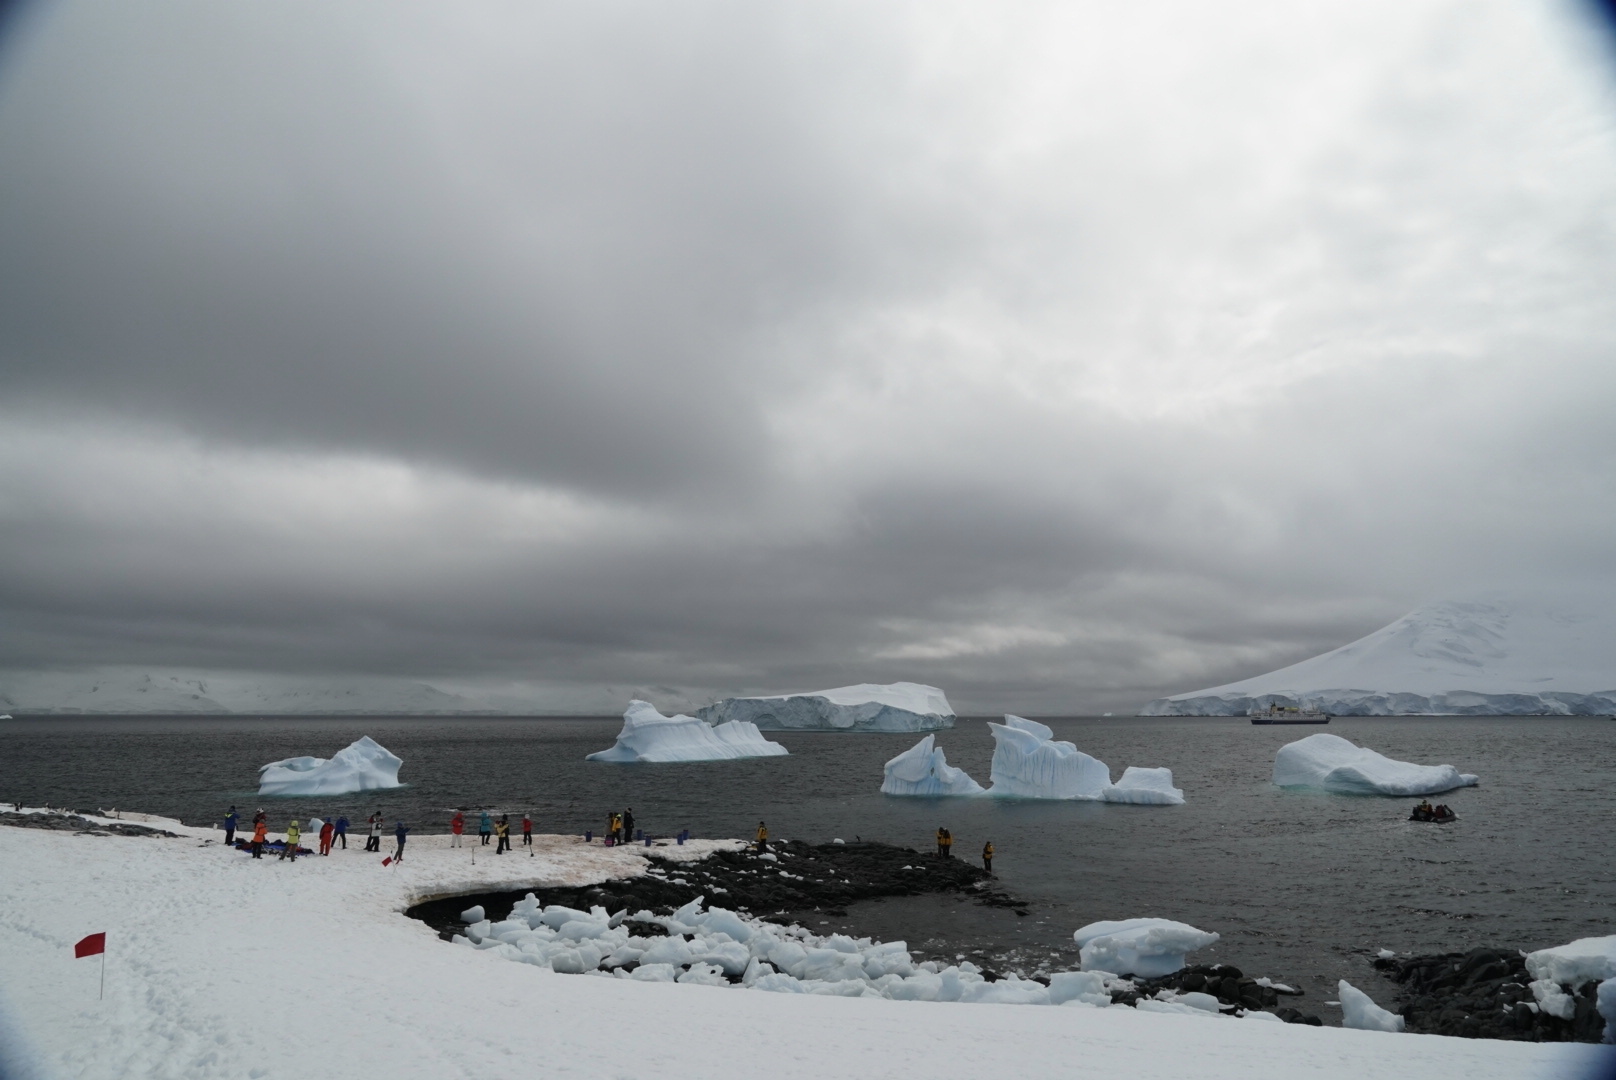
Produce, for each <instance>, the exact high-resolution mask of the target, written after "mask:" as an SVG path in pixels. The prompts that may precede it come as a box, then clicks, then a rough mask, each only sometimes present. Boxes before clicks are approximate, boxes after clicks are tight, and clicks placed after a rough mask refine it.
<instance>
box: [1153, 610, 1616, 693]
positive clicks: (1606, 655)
mask: <svg viewBox="0 0 1616 1080" xmlns="http://www.w3.org/2000/svg"><path fill="white" fill-rule="evenodd" d="M1269 702H1278V703H1279V704H1282V705H1304V704H1305V705H1315V706H1317V707H1318V708H1320V709H1323V710H1324V711H1325V712H1329V713H1334V714H1336V715H1338V716H1419V715H1443V714H1454V713H1458V714H1469V715H1478V716H1480V715H1493V716H1536V715H1560V716H1564V715H1600V714H1607V713H1616V608H1612V606H1610V605H1608V604H1596V603H1594V602H1593V601H1592V599H1591V598H1587V597H1584V598H1581V599H1580V600H1573V601H1570V602H1566V601H1563V600H1562V601H1557V602H1548V601H1544V600H1530V601H1523V600H1520V599H1518V598H1499V597H1494V598H1489V599H1485V600H1471V601H1449V602H1445V603H1437V604H1430V605H1427V606H1426V607H1422V608H1419V609H1417V610H1415V611H1412V612H1410V613H1409V614H1407V615H1404V616H1403V617H1402V618H1401V619H1398V620H1397V621H1396V622H1394V623H1392V624H1391V625H1390V626H1385V627H1382V628H1381V629H1379V630H1376V631H1375V632H1374V633H1373V634H1370V635H1369V636H1368V637H1364V638H1360V639H1358V640H1357V641H1354V642H1352V643H1351V644H1350V645H1343V646H1341V647H1340V648H1339V649H1333V650H1331V651H1330V652H1327V653H1324V654H1323V655H1321V656H1315V657H1313V658H1312V659H1310V660H1303V661H1302V662H1301V663H1299V664H1292V665H1291V666H1290V667H1286V668H1280V669H1279V670H1278V671H1271V672H1269V673H1268V674H1266V675H1258V676H1257V677H1255V678H1251V679H1243V680H1241V681H1240V682H1232V683H1228V684H1226V685H1224V686H1214V687H1211V688H1210V689H1207V690H1194V691H1191V692H1189V693H1186V694H1175V695H1173V696H1172V697H1166V698H1160V699H1158V700H1156V701H1152V702H1151V703H1150V704H1148V705H1146V706H1145V707H1144V709H1143V710H1142V711H1141V714H1142V715H1144V716H1239V715H1242V714H1244V713H1245V712H1246V711H1247V710H1249V709H1251V708H1252V707H1253V706H1256V707H1265V706H1267V705H1268V703H1269Z"/></svg>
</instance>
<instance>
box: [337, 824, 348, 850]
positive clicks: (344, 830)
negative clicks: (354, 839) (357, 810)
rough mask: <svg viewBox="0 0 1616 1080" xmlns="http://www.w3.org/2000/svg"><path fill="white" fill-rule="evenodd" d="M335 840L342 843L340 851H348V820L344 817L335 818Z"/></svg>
mask: <svg viewBox="0 0 1616 1080" xmlns="http://www.w3.org/2000/svg"><path fill="white" fill-rule="evenodd" d="M337 839H338V840H341V841H342V850H343V851H347V850H348V818H347V817H346V815H344V816H341V817H338V818H337Z"/></svg>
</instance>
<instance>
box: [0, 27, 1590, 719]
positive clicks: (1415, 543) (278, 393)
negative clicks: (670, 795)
mask: <svg viewBox="0 0 1616 1080" xmlns="http://www.w3.org/2000/svg"><path fill="white" fill-rule="evenodd" d="M1587 30H1588V28H1587V27H1586V26H1584V25H1583V24H1581V23H1579V22H1578V21H1577V16H1576V15H1575V13H1574V12H1573V11H1571V10H1570V9H1567V10H1565V11H1560V12H1545V11H1537V10H1534V11H1531V12H1525V11H1520V10H1516V9H1511V8H1504V7H1497V8H1492V7H1489V8H1485V9H1484V10H1480V11H1479V12H1476V13H1473V12H1472V10H1471V9H1469V8H1464V9H1461V8H1459V7H1457V6H1455V5H1452V4H1447V3H1431V4H1422V5H1406V4H1400V5H1389V4H1388V5H1384V6H1376V5H1367V6H1362V5H1355V6H1353V7H1351V8H1348V7H1342V8H1341V9H1339V10H1333V11H1326V10H1310V11H1308V12H1296V11H1290V10H1288V9H1283V8H1275V9H1270V8H1266V7H1262V6H1251V7H1236V8H1233V9H1228V10H1226V11H1225V10H1220V11H1219V12H1218V13H1217V17H1216V18H1213V17H1212V16H1211V14H1208V13H1201V12H1200V11H1199V9H1197V8H1195V7H1193V6H1192V7H1184V8H1179V7H1175V6H1172V5H1165V6H1160V7H1157V6H1150V5H1147V6H1144V7H1141V8H1139V9H1137V10H1130V11H1128V12H1119V11H1115V10H1112V9H1111V8H1109V7H1107V6H1096V7H1094V8H1081V7H1071V6H1067V5H1059V6H1053V7H1047V8H1046V7H1043V6H1040V5H1034V4H1028V5H1009V6H1006V7H1003V8H1000V9H995V10H994V11H993V12H991V13H989V12H986V11H984V10H982V9H976V8H969V7H958V8H956V7H949V6H940V5H915V6H888V7H883V8H878V9H877V8H871V7H869V6H867V5H854V4H846V5H836V4H832V5H823V6H817V7H816V8H814V9H813V10H812V11H809V10H806V9H771V8H759V7H757V6H755V5H747V4H740V3H713V4H700V5H681V6H678V7H676V8H657V7H647V6H643V5H626V4H623V5H610V4H608V5H598V4H592V5H565V4H563V5H547V6H545V7H544V8H542V9H532V8H527V7H520V6H512V7H505V8H488V9H483V10H480V11H478V12H476V13H466V12H458V11H456V12H450V11H446V10H437V9H433V8H431V7H413V6H412V7H405V8H402V9H399V8H397V7H389V8H387V9H385V10H383V9H381V8H370V7H365V6H362V5H352V6H347V7H344V8H342V9H335V10H333V9H327V8H321V7H317V6H301V7H299V6H285V7H279V8H275V9H246V8H219V7H217V6H212V5H201V4H165V5H162V6H160V7H159V8H156V9H147V10H143V11H140V12H135V11H132V10H125V9H121V8H116V7H111V8H109V7H105V6H99V7H98V6H92V5H82V6H79V5H61V6H52V7H50V8H48V9H45V8H40V9H35V10H33V11H32V12H30V13H29V17H28V18H26V19H24V20H21V21H20V23H19V24H18V28H17V31H16V32H15V33H14V34H13V35H12V39H11V41H10V43H9V46H8V50H7V52H6V53H5V55H4V60H5V62H4V64H3V65H0V530H3V531H4V536H5V543H4V554H3V555H0V619H3V620H4V636H5V643H6V645H5V654H6V655H5V657H4V662H3V664H0V667H6V668H10V669H12V670H38V669H71V668H74V667H81V666H97V665H132V666H136V667H139V666H146V667H153V668H188V669H217V670H231V671H260V672H278V673H291V674H297V673H310V674H319V675H321V676H326V675H333V674H335V675H341V674H344V673H351V674H356V675H360V674H363V675H382V676H392V675H397V676H408V677H412V678H422V679H434V680H440V681H443V682H445V683H446V684H447V683H458V684H464V685H474V684H475V685H486V686H495V685H498V686H506V687H511V688H514V689H511V691H510V692H511V693H513V694H516V695H518V696H523V695H525V697H523V700H527V701H530V702H532V703H533V704H535V705H537V706H540V707H543V706H544V705H545V704H546V703H548V702H552V701H556V702H558V701H562V700H565V701H566V702H569V703H576V702H578V701H589V702H598V703H599V705H600V707H603V708H604V707H609V706H610V705H611V704H613V703H614V702H616V701H618V699H619V698H621V696H622V695H623V693H625V692H626V691H627V689H628V688H633V687H660V688H663V689H664V690H665V691H666V692H667V693H668V694H669V695H671V696H673V697H684V698H688V699H699V698H701V697H703V696H704V695H708V694H712V693H725V692H734V691H740V690H759V689H767V688H805V687H811V686H815V685H821V684H837V683H844V682H854V681H861V680H866V679H868V680H877V681H888V680H892V679H898V678H912V679H919V680H922V681H929V682H934V683H937V684H938V685H941V686H944V687H945V688H946V689H948V690H949V691H950V693H951V694H952V695H953V696H954V698H955V701H956V704H957V705H958V706H959V707H961V708H966V709H987V710H991V709H998V708H1008V709H1023V710H1027V711H1034V712H1038V711H1069V710H1081V709H1099V708H1107V709H1109V708H1127V707H1129V706H1131V705H1135V704H1138V703H1139V702H1140V701H1143V700H1145V699H1146V698H1148V697H1151V696H1154V695H1156V694H1158V693H1161V692H1166V691H1169V690H1182V689H1189V688H1193V687H1195V686H1198V685H1205V684H1209V683H1213V682H1217V681H1220V680H1222V679H1224V678H1231V677H1236V676H1240V675H1247V674H1253V673H1255V672H1257V671H1260V670H1263V669H1265V668H1267V667H1271V666H1277V665H1278V664H1281V663H1284V662H1289V661H1292V660H1295V659H1299V658H1300V657H1302V656H1305V655H1308V654H1310V653H1312V652H1316V651H1319V650H1321V649H1324V648H1328V647H1331V646H1333V645H1336V644H1339V643H1341V642H1342V641H1344V640H1347V639H1349V638H1351V637H1352V636H1355V635H1356V634H1359V633H1362V632H1366V631H1368V630H1370V629H1373V628H1374V627H1375V626H1377V625H1379V624H1380V623H1382V622H1384V621H1387V620H1388V619H1390V618H1392V617H1395V616H1396V615H1398V614H1400V613H1401V611H1402V610H1403V609H1405V608H1406V607H1408V606H1411V605H1412V604H1414V603H1416V602H1418V601H1420V600H1422V599H1425V598H1427V597H1430V596H1439V595H1443V594H1446V593H1449V592H1454V591H1464V590H1468V589H1473V588H1476V587H1480V586H1484V585H1488V584H1493V583H1496V582H1498V581H1501V580H1506V579H1507V580H1509V581H1511V582H1514V583H1524V584H1525V585H1526V586H1527V587H1531V585H1532V583H1534V582H1549V581H1561V580H1566V579H1570V580H1583V579H1600V580H1604V579H1608V578H1609V577H1611V576H1612V567H1611V566H1610V564H1609V556H1608V552H1609V551H1610V549H1611V544H1610V541H1611V540H1612V535H1611V533H1612V521H1613V520H1616V518H1613V515H1612V511H1613V509H1616V490H1613V487H1616V481H1613V479H1612V478H1613V477H1616V460H1613V458H1616V444H1613V443H1612V442H1611V440H1610V439H1609V437H1608V416H1609V415H1610V414H1611V406H1612V405H1613V404H1616V369H1613V368H1612V367H1611V365H1610V363H1609V360H1610V357H1611V355H1612V347H1613V345H1616V301H1613V300H1612V298H1611V292H1610V290H1609V288H1608V282H1609V280H1611V276H1612V275H1611V271H1612V270H1613V269H1616V267H1613V265H1612V260H1613V256H1612V254H1611V252H1612V251H1613V250H1616V247H1613V246H1612V243H1611V241H1612V240H1613V239H1616V201H1613V199H1612V196H1611V194H1610V193H1611V192H1612V191H1616V186H1613V184H1612V181H1613V180H1616V121H1613V118H1616V104H1613V95H1612V92H1611V85H1612V84H1611V82H1610V80H1609V78H1608V73H1607V72H1606V71H1605V70H1604V69H1603V68H1602V67H1601V66H1600V64H1601V63H1602V54H1601V52H1600V46H1598V45H1597V44H1596V43H1594V42H1593V41H1592V40H1589V39H1586V38H1585V37H1584V35H1585V33H1586V32H1587ZM1506 71H1507V72H1508V73H1509V78H1508V79H1504V78H1502V77H1501V74H1500V73H1502V72H1506Z"/></svg>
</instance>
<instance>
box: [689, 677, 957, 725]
mask: <svg viewBox="0 0 1616 1080" xmlns="http://www.w3.org/2000/svg"><path fill="white" fill-rule="evenodd" d="M696 715H697V716H698V717H700V718H701V719H703V720H705V721H707V722H708V723H709V724H714V725H717V726H719V727H722V726H724V725H725V724H732V723H735V722H736V721H745V722H746V723H749V724H756V725H757V726H758V728H759V729H760V730H763V731H938V730H941V729H943V728H951V727H953V726H954V707H953V706H952V705H950V704H949V703H948V697H947V695H945V694H944V693H943V692H942V691H941V690H939V689H937V687H935V686H924V685H922V684H920V683H912V682H898V683H885V684H880V683H860V684H859V685H857V686H839V687H837V688H836V689H834V690H815V691H813V692H811V693H805V694H780V695H777V696H774V697H734V698H725V699H724V700H723V701H720V702H717V703H716V704H713V705H708V706H706V707H705V708H701V709H697V710H696Z"/></svg>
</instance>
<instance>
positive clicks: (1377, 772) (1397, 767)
mask: <svg viewBox="0 0 1616 1080" xmlns="http://www.w3.org/2000/svg"><path fill="white" fill-rule="evenodd" d="M1274 783H1276V784H1278V785H1279V786H1280V787H1286V788H1314V789H1317V790H1319V791H1333V792H1335V793H1337V794H1340V795H1398V796H1407V795H1435V794H1438V793H1439V792H1443V791H1452V790H1453V789H1454V788H1461V787H1470V786H1471V785H1473V784H1475V783H1476V777H1475V776H1474V775H1472V774H1470V773H1461V772H1460V771H1459V770H1458V769H1455V768H1454V767H1453V766H1452V765H1415V764H1412V763H1410V762H1407V761H1394V760H1392V759H1391V758H1389V757H1384V756H1383V755H1381V754H1377V753H1375V751H1373V750H1370V749H1367V748H1366V747H1362V746H1356V745H1354V744H1353V743H1350V742H1348V741H1347V740H1346V739H1343V738H1341V737H1340V736H1339V735H1325V734H1323V733H1320V734H1318V735H1309V736H1308V737H1307V738H1305V739H1298V740H1297V741H1296V742H1293V743H1288V744H1286V745H1285V746H1282V747H1280V748H1279V753H1278V754H1276V755H1274Z"/></svg>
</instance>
